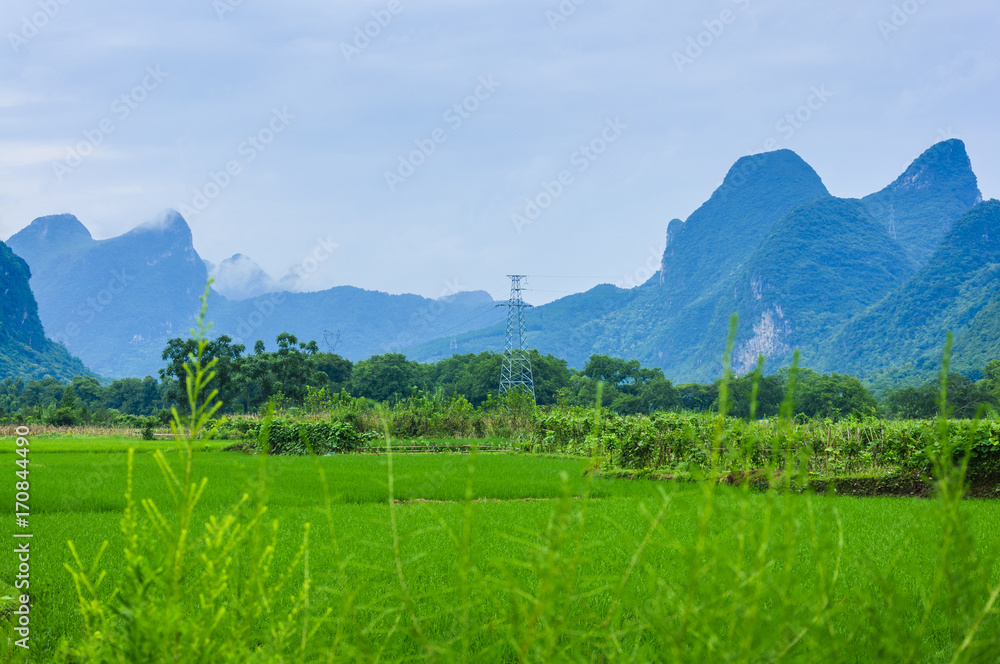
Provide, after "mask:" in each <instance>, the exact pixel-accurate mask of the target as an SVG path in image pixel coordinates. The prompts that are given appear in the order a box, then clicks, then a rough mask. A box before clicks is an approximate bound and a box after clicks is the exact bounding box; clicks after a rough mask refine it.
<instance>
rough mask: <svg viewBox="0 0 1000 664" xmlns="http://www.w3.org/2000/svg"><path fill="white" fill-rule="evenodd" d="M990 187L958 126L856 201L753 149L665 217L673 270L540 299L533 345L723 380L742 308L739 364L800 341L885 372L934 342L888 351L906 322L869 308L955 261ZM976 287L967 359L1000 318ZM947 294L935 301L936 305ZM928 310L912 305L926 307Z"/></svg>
mask: <svg viewBox="0 0 1000 664" xmlns="http://www.w3.org/2000/svg"><path fill="white" fill-rule="evenodd" d="M981 198H982V196H981V194H980V192H979V188H978V185H977V180H976V176H975V174H974V173H973V171H972V166H971V163H970V161H969V158H968V155H967V154H966V151H965V145H964V144H963V143H962V142H961V141H958V140H950V141H944V142H942V143H939V144H937V145H935V146H933V147H932V148H930V149H929V150H927V151H926V152H924V153H923V154H922V155H920V156H919V157H918V158H917V159H916V160H915V161H914V162H913V163H912V164H911V165H910V166H909V167H908V168H907V169H906V171H905V172H904V173H903V174H902V175H901V176H900V177H899V178H897V179H896V181H895V182H893V183H892V184H891V185H889V186H888V187H886V188H885V189H883V190H882V191H880V192H878V193H876V194H872V195H871V196H868V197H866V198H864V199H862V200H860V201H859V200H850V199H841V198H834V197H833V196H831V195H830V193H829V192H828V191H827V189H826V187H825V186H823V183H822V181H821V180H820V177H819V176H818V175H817V174H816V173H815V171H814V170H813V169H812V168H811V167H809V165H808V164H806V163H805V162H804V161H803V160H802V159H801V158H800V157H798V156H797V155H796V154H795V153H793V152H790V151H788V150H780V151H777V152H770V153H764V154H760V155H754V156H750V157H744V158H743V159H740V160H739V161H737V162H736V164H735V165H734V166H733V167H732V168H731V169H730V171H729V173H728V174H727V175H726V178H725V180H724V181H723V184H722V185H721V186H720V187H719V189H717V190H716V191H715V192H714V193H713V194H712V197H711V198H710V199H709V200H708V201H707V202H706V203H705V204H704V205H702V206H701V207H700V208H699V209H698V210H697V211H695V212H694V213H693V214H692V215H691V216H690V217H689V218H688V220H687V221H686V222H682V221H680V220H677V219H675V220H673V221H671V222H670V223H669V224H668V225H667V229H666V230H667V246H666V249H665V251H664V254H663V260H662V264H661V269H660V271H659V272H658V273H657V274H656V275H655V276H654V277H653V278H652V279H650V280H649V281H648V282H647V283H645V284H643V285H642V286H641V287H638V288H633V289H629V290H623V289H619V288H615V287H613V286H609V285H605V286H599V287H597V288H595V289H592V290H591V291H588V292H586V293H580V294H577V295H572V296H569V297H566V298H563V299H561V300H557V301H556V302H553V303H550V304H547V305H545V306H542V307H538V308H535V309H532V310H531V311H530V312H529V313H528V314H527V321H528V332H529V343H530V344H531V345H532V346H534V347H537V348H538V349H539V350H540V351H541V352H544V353H553V354H555V355H558V356H561V357H565V358H567V360H568V361H569V362H570V364H571V365H572V366H576V367H582V366H583V364H584V363H585V362H586V360H587V358H588V357H589V356H590V355H591V354H593V353H606V354H610V355H615V356H618V357H623V358H628V359H638V360H640V361H642V362H643V364H646V365H649V366H658V367H661V368H663V370H664V372H665V373H666V374H667V376H669V377H671V378H673V379H676V380H682V381H687V380H712V379H714V378H716V377H718V375H719V374H720V373H721V370H722V363H721V358H722V354H723V349H724V345H725V339H726V335H727V330H728V326H729V319H730V317H731V316H732V314H734V313H736V314H738V315H739V317H740V328H739V332H738V336H737V339H736V347H735V352H734V357H733V362H734V368H735V369H736V370H737V371H739V372H745V371H748V370H750V369H751V368H752V367H753V365H754V364H755V363H756V360H757V357H758V356H759V355H761V354H763V355H764V356H765V357H766V358H767V362H768V366H769V367H770V368H772V369H773V368H775V367H777V366H781V365H785V364H787V363H788V362H789V361H790V358H791V355H792V352H793V351H794V350H795V349H801V351H802V354H803V359H802V361H803V363H804V364H805V365H806V366H810V367H814V368H823V369H825V370H835V371H848V370H850V371H851V372H853V373H855V374H856V375H859V376H866V375H867V376H873V375H876V374H877V373H879V372H880V371H884V370H885V369H886V367H888V366H891V365H894V364H896V363H906V362H912V361H914V354H916V356H919V357H923V355H921V354H922V353H925V352H926V351H927V348H931V347H934V346H933V344H931V345H930V346H928V345H927V344H925V343H923V342H922V345H921V344H918V345H916V346H913V347H906V348H905V349H904V350H901V351H900V352H898V353H895V354H893V353H890V354H888V355H886V356H885V357H881V356H880V353H882V352H883V350H885V349H886V348H888V346H890V345H891V344H892V343H893V342H892V340H893V338H894V337H895V336H896V335H898V334H900V330H898V329H896V328H895V325H892V324H887V323H886V322H885V321H880V322H878V323H876V322H874V321H869V318H868V317H870V316H877V314H875V313H872V312H874V311H877V310H878V307H880V306H883V303H884V302H888V301H890V300H891V299H892V298H893V297H894V296H895V295H896V294H897V293H898V292H899V291H900V289H904V288H907V287H910V285H911V284H917V283H918V282H917V280H918V279H920V278H921V274H924V270H925V269H926V268H927V267H928V266H930V265H932V264H934V265H935V266H937V267H935V268H933V269H934V270H937V271H938V272H940V271H941V270H946V269H951V268H950V267H947V266H952V267H953V264H954V261H956V260H958V259H957V257H956V256H955V255H951V254H948V255H946V254H941V255H939V253H940V249H939V244H940V243H941V242H942V239H943V238H946V236H947V237H949V238H950V237H951V235H950V233H951V232H952V231H953V230H954V229H958V228H959V227H960V224H959V223H958V222H957V221H956V220H958V219H960V218H961V219H963V220H964V219H966V218H965V217H963V215H966V213H968V212H969V210H970V208H972V207H973V206H975V205H976V204H977V203H978V202H979V201H980V200H981ZM977 209H978V208H977ZM963 223H967V221H966V222H963ZM956 232H957V231H956ZM945 244H947V242H946V243H945ZM942 246H943V245H942ZM977 278H979V279H983V278H984V277H982V276H981V275H980V276H979V277H977ZM913 287H914V288H915V289H917V291H919V290H920V289H921V288H922V287H923V286H921V285H914V286H913ZM964 288H966V289H969V288H971V286H969V285H966V286H964ZM980 296H981V293H977V294H976V298H979V299H976V305H975V306H974V307H972V309H971V310H970V311H969V312H967V313H969V314H973V315H975V314H977V312H978V318H973V319H971V321H968V320H965V319H964V318H961V317H959V318H955V319H952V318H948V319H947V320H948V321H949V323H952V322H953V323H956V324H958V323H961V324H959V325H957V327H953V329H955V330H956V332H960V331H961V332H962V336H960V337H959V338H958V339H957V341H956V358H959V357H963V358H967V359H965V360H963V361H966V362H973V363H974V362H978V359H976V360H973V359H972V358H973V355H975V354H976V353H978V355H979V356H980V357H981V356H983V351H982V350H981V349H982V346H981V344H979V343H978V342H977V341H975V340H976V339H979V338H982V337H984V336H988V335H989V334H990V333H992V332H993V331H994V330H1000V322H997V319H996V314H997V313H1000V301H997V302H992V301H990V303H989V306H987V301H986V300H982V298H981V297H980ZM941 297H944V294H943V293H940V292H939V293H937V294H936V295H934V296H933V297H932V299H934V300H935V301H936V302H938V303H940V298H941ZM918 313H919V312H910V313H908V314H907V316H911V317H912V316H916V317H915V318H911V320H922V318H921V317H920V316H919V315H917V314H918ZM865 321H869V322H865ZM897 322H898V321H897ZM966 325H967V327H966ZM857 326H860V327H857ZM917 327H918V328H919V335H921V338H922V339H923V338H924V337H925V336H926V339H925V341H926V340H929V339H936V340H937V341H936V343H937V345H938V346H940V343H941V342H942V340H943V334H944V332H943V330H942V329H940V328H928V329H925V328H924V327H920V326H919V325H918V326H917ZM852 330H853V332H852ZM857 330H860V332H857ZM909 333H910V334H913V333H914V332H912V331H911V332H909ZM503 334H504V328H503V327H502V326H499V325H498V326H493V327H489V328H485V329H482V330H477V331H474V332H470V333H467V334H465V335H460V336H459V337H458V338H457V344H458V347H459V349H461V350H462V352H476V351H479V350H498V349H500V348H502V347H503ZM852 335H853V336H852ZM976 335H979V336H978V337H977V336H976ZM835 340H839V342H837V343H835ZM861 341H864V342H865V343H866V344H868V345H869V346H870V347H867V346H866V348H867V350H862V349H854V350H852V351H851V352H850V353H847V354H845V353H846V352H847V351H845V348H844V345H845V344H853V343H856V342H858V343H860V342H861ZM838 343H839V345H838ZM963 344H964V345H963ZM449 346H450V345H449V344H446V343H445V340H436V341H434V342H431V343H428V344H422V345H418V346H417V347H415V348H414V349H412V350H411V351H408V353H409V354H410V355H411V356H413V357H415V358H417V359H421V360H433V359H439V358H441V357H445V356H447V355H449V354H450V352H451V351H450V348H449ZM974 349H978V350H974ZM990 352H992V351H990ZM996 356H997V357H1000V354H998V355H996ZM849 358H851V359H849ZM937 361H938V362H939V361H940V358H937Z"/></svg>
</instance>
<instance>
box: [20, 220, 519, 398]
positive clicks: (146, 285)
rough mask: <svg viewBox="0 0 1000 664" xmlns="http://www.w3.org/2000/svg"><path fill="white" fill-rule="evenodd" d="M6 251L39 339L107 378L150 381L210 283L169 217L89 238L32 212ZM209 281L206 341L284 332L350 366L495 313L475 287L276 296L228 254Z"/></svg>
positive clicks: (249, 339)
mask: <svg viewBox="0 0 1000 664" xmlns="http://www.w3.org/2000/svg"><path fill="white" fill-rule="evenodd" d="M9 244H10V246H11V248H12V249H14V251H16V252H17V254H18V255H20V256H21V257H23V258H24V260H25V261H26V262H27V264H28V265H30V266H31V270H32V273H33V276H32V277H31V287H32V289H33V290H34V292H35V295H36V297H37V299H38V308H39V312H40V315H41V321H42V323H43V324H44V326H45V330H46V332H47V333H48V334H49V336H50V337H52V338H53V339H55V340H57V341H59V342H61V343H63V344H65V345H66V347H67V348H69V349H70V350H71V351H72V352H74V353H75V354H77V355H78V356H79V357H80V358H81V359H82V360H83V361H84V362H86V364H87V365H88V366H89V367H91V368H92V369H93V370H94V371H96V372H97V373H98V374H100V375H103V376H106V377H109V378H119V377H125V376H144V375H147V374H149V375H156V372H157V370H158V369H159V368H160V367H161V366H162V360H161V359H160V357H161V353H162V351H163V349H164V347H165V346H166V342H167V340H168V339H170V338H172V337H185V336H187V334H188V331H189V330H190V328H191V327H192V325H193V323H194V315H195V313H197V311H198V307H199V301H198V298H199V296H200V295H201V294H202V293H203V292H204V289H205V284H206V282H207V280H208V277H209V271H208V266H207V265H206V263H205V261H203V260H202V259H201V257H200V256H199V255H198V253H197V251H195V249H194V245H193V241H192V236H191V229H190V228H189V226H188V224H187V222H186V221H185V220H184V219H183V217H181V215H180V214H178V213H177V212H175V211H173V210H168V211H166V212H164V213H163V214H161V215H159V216H158V217H156V218H155V219H153V220H152V221H149V222H146V223H144V224H141V225H139V226H137V227H136V228H134V229H133V230H131V231H129V232H127V233H125V234H123V235H120V236H118V237H114V238H110V239H107V240H95V239H93V237H92V236H91V234H90V232H89V231H88V230H87V229H86V227H85V226H84V225H83V224H82V223H81V222H80V221H79V220H78V219H77V218H76V217H74V216H73V215H54V216H49V217H41V218H38V219H36V220H34V221H33V222H31V224H29V225H28V226H27V227H26V228H24V229H23V230H21V231H20V232H18V233H16V234H15V235H14V236H12V237H11V238H10V240H9ZM216 274H220V275H221V276H223V277H224V280H223V282H222V283H221V284H220V285H221V287H222V288H221V290H223V291H225V292H227V293H228V294H229V295H231V296H233V299H230V298H227V297H225V296H224V295H223V294H221V293H220V292H218V291H219V290H220V289H216V290H215V291H213V294H212V296H211V298H210V310H209V317H210V318H211V319H212V321H213V322H214V327H213V334H228V335H229V336H231V337H233V338H234V339H236V340H237V342H238V343H243V344H244V345H246V346H247V347H248V348H249V349H252V348H253V345H254V342H255V341H256V340H257V339H262V340H264V341H265V343H266V344H268V345H269V346H273V344H274V339H275V337H276V336H277V335H278V334H280V333H281V332H290V333H292V334H295V335H297V336H298V337H299V338H300V339H301V340H303V341H307V340H311V339H315V340H316V341H317V342H318V343H319V344H320V347H321V348H322V349H323V350H333V351H335V352H337V353H340V354H341V355H343V356H345V357H347V358H348V359H352V360H359V359H363V358H365V357H368V356H370V355H373V354H378V353H385V352H391V351H398V350H401V349H402V348H405V347H407V346H410V345H412V344H414V343H420V342H423V341H427V340H430V339H434V338H436V337H439V336H441V335H443V334H452V333H457V332H464V331H467V330H469V329H472V326H473V325H474V324H475V323H477V322H479V323H481V322H483V321H485V322H491V321H496V320H499V319H500V318H501V317H502V316H503V313H502V312H501V311H499V310H496V309H495V307H494V306H493V300H492V298H491V297H490V296H489V295H488V294H487V293H483V292H475V293H458V294H456V295H454V296H451V297H450V298H445V299H442V300H431V299H428V298H423V297H420V296H417V295H389V294H386V293H379V292H373V291H365V290H362V289H360V288H353V287H350V286H342V287H338V288H333V289H329V290H326V291H320V292H312V293H297V292H282V291H281V290H279V289H284V288H287V287H288V285H287V284H285V283H283V282H277V283H275V282H274V281H273V280H271V279H270V277H267V275H266V273H264V272H263V270H260V269H259V267H257V266H256V264H255V263H253V261H252V260H250V259H249V258H247V257H245V256H241V255H239V254H237V255H236V256H234V257H233V258H232V259H229V261H227V262H224V263H223V265H222V266H220V268H217V269H216ZM240 274H242V275H244V276H245V277H246V280H245V281H242V282H241V281H240V278H239V275H240ZM261 275H263V277H262V276H261ZM264 277H266V279H264Z"/></svg>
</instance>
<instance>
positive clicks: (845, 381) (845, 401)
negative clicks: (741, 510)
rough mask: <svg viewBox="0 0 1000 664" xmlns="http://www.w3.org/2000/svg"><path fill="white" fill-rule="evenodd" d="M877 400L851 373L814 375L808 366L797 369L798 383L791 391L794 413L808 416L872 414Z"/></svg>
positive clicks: (835, 418)
mask: <svg viewBox="0 0 1000 664" xmlns="http://www.w3.org/2000/svg"><path fill="white" fill-rule="evenodd" d="M877 410H878V402H877V401H875V397H874V396H872V393H871V392H869V391H868V388H867V387H865V386H864V385H862V384H861V381H860V380H858V379H857V378H854V377H853V376H844V375H841V374H836V373H830V374H818V373H816V372H815V371H810V370H809V369H800V370H799V386H798V388H797V389H796V393H795V412H796V413H802V414H804V415H807V416H808V417H829V418H831V419H834V420H837V419H841V418H844V417H850V416H854V417H866V416H870V415H874V414H875V413H876V412H877Z"/></svg>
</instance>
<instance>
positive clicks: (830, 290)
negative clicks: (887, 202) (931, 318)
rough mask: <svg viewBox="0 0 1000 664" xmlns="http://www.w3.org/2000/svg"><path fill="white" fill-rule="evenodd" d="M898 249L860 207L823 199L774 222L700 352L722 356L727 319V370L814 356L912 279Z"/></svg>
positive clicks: (742, 370)
mask: <svg viewBox="0 0 1000 664" xmlns="http://www.w3.org/2000/svg"><path fill="white" fill-rule="evenodd" d="M913 273H914V269H913V266H912V263H911V261H910V260H909V259H908V257H907V256H906V253H905V251H904V249H903V248H902V247H901V246H900V244H899V243H898V242H896V241H895V240H894V239H893V238H891V237H890V236H889V234H888V233H887V232H886V230H885V228H884V227H883V226H882V225H881V224H880V223H879V222H878V221H876V220H875V219H874V218H873V217H872V216H871V214H869V212H868V210H867V209H866V207H865V205H864V204H863V203H862V202H861V201H857V200H848V199H841V198H834V197H827V198H823V199H820V200H817V201H814V202H812V203H808V204H806V205H803V206H801V207H799V208H796V209H795V210H793V211H792V212H791V213H790V214H788V215H787V216H785V217H783V218H782V219H780V220H779V221H778V222H777V223H775V224H774V226H773V227H772V229H771V232H770V233H769V234H768V236H767V237H766V238H764V241H763V242H762V243H761V244H760V246H759V247H757V249H756V251H754V253H753V255H752V256H751V257H750V259H749V260H748V261H747V263H746V265H745V266H744V267H743V268H742V269H741V270H740V273H739V274H738V275H737V277H736V279H735V281H734V283H733V286H732V297H726V298H724V299H722V300H721V301H719V303H718V304H717V305H716V311H715V323H714V325H713V326H712V327H711V328H709V330H710V331H709V333H708V334H707V335H706V339H707V340H708V343H706V344H705V345H704V346H703V349H705V350H706V351H707V352H708V357H706V360H707V359H710V358H719V357H721V356H722V352H723V348H724V345H723V340H724V339H725V337H726V333H727V328H728V325H729V317H730V316H731V315H732V314H733V313H736V314H738V315H739V317H740V320H741V321H742V322H743V324H742V325H741V329H740V331H739V334H738V336H737V339H736V346H735V352H734V355H733V369H734V371H736V372H737V373H746V372H748V371H751V370H752V369H753V368H754V366H755V365H756V364H757V358H758V356H760V355H764V356H766V357H767V358H768V359H769V360H770V361H771V362H772V363H774V362H777V363H779V364H782V363H785V362H787V361H788V360H789V359H790V357H789V356H790V354H791V352H792V350H793V349H800V350H801V351H802V353H803V356H804V357H805V358H815V357H816V356H817V355H818V354H819V352H820V350H821V349H822V348H823V343H824V339H825V338H826V337H827V336H828V335H829V333H830V331H831V330H835V329H837V328H838V327H839V326H841V325H843V324H845V323H847V322H848V321H849V320H851V318H852V317H853V316H855V315H856V314H858V313H860V312H861V311H864V310H865V309H866V308H867V307H869V306H871V305H872V304H875V303H876V302H878V301H879V300H881V299H882V298H883V297H885V296H886V295H887V294H888V293H889V292H891V291H892V290H894V289H895V288H896V287H898V286H899V285H900V284H902V283H904V282H905V281H906V280H907V279H909V278H910V277H911V276H913Z"/></svg>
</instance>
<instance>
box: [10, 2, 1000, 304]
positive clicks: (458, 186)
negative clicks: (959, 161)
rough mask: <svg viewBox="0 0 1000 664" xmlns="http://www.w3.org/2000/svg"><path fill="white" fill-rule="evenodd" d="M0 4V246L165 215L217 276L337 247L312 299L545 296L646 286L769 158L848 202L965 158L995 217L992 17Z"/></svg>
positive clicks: (362, 5)
mask: <svg viewBox="0 0 1000 664" xmlns="http://www.w3.org/2000/svg"><path fill="white" fill-rule="evenodd" d="M4 4H5V8H4V11H3V13H2V15H0V35H2V36H3V39H2V43H0V238H3V239H6V238H7V237H9V236H10V235H13V234H14V233H16V232H17V231H18V230H20V229H21V228H23V227H24V226H26V225H27V224H28V223H30V222H31V220H32V219H34V218H36V217H39V216H43V215H48V214H60V213H71V214H75V215H76V216H77V217H78V218H79V219H80V220H81V221H82V222H83V223H84V224H85V225H86V226H87V227H88V228H89V229H90V230H91V232H92V234H93V235H94V236H95V237H97V238H108V237H113V236H116V235H119V234H121V233H124V232H127V231H128V230H130V229H131V228H133V227H134V226H136V225H138V224H140V223H143V222H145V221H148V220H151V219H155V218H156V217H157V216H158V215H159V214H160V213H161V212H162V211H163V210H164V209H167V208H173V209H177V210H179V211H181V212H182V214H184V216H185V218H186V219H187V221H188V223H189V224H190V226H191V228H192V232H193V236H194V243H195V248H196V249H197V250H198V252H199V253H200V255H201V256H202V257H203V258H205V259H207V260H210V261H213V262H215V263H218V262H220V261H222V260H223V259H225V258H227V257H229V256H231V255H233V254H235V253H242V254H245V255H247V256H250V257H251V258H252V259H254V260H255V261H256V262H257V263H258V264H260V265H261V267H263V268H264V269H265V270H267V271H268V272H269V273H271V274H272V275H273V276H275V277H280V276H281V275H282V274H284V273H285V272H286V271H287V270H288V269H289V268H290V267H292V266H293V265H296V264H298V263H300V262H302V261H303V259H304V258H306V257H308V256H316V255H321V256H324V257H326V256H329V258H326V259H325V260H323V261H321V264H320V265H319V266H318V268H317V269H315V270H314V271H313V272H311V273H310V276H309V279H308V281H307V282H306V283H303V284H301V285H300V288H302V289H304V290H320V289H324V288H328V287H331V286H337V285H353V286H359V287H362V288H367V289H372V290H381V291H387V292H390V293H407V292H409V293H417V294H420V295H424V296H427V297H433V298H437V297H441V296H447V295H450V294H452V293H453V292H455V291H459V290H487V291H489V292H490V293H491V294H492V295H493V296H494V297H497V298H506V296H507V294H508V292H509V284H510V281H509V280H508V279H507V277H506V275H508V274H525V275H529V279H528V280H527V287H528V291H527V292H526V293H525V299H526V300H527V301H528V302H530V303H533V304H542V303H545V302H548V301H551V300H553V299H556V298H559V297H562V296H564V295H566V294H568V293H571V292H577V291H581V290H585V289H587V288H590V287H592V286H594V285H596V284H598V283H614V284H617V285H619V286H622V287H630V286H633V285H636V284H637V283H641V282H642V281H644V280H645V279H647V278H648V277H649V276H651V275H652V273H653V271H655V269H656V268H657V267H658V262H659V257H660V255H661V253H662V250H663V247H664V243H665V233H666V227H667V224H668V222H669V221H670V220H671V219H673V218H675V217H679V218H681V219H684V218H687V216H688V215H690V214H691V212H693V211H694V210H695V209H696V208H697V207H698V206H699V205H700V204H701V203H703V202H704V201H705V200H707V199H708V197H709V196H710V195H711V193H712V191H713V190H714V189H715V188H716V187H717V186H718V185H719V184H720V183H721V181H722V178H723V177H724V176H725V174H726V172H727V170H728V169H729V167H730V166H731V165H732V164H733V163H734V162H735V161H736V160H737V159H738V158H739V157H741V156H743V155H746V154H752V153H756V152H760V151H762V150H764V149H765V148H772V147H774V148H788V149H792V150H795V151H796V152H797V153H798V154H799V155H801V156H802V157H803V158H804V159H805V160H806V161H807V162H808V163H809V164H810V165H812V166H813V168H815V169H816V171H817V172H818V173H819V175H820V176H821V177H822V178H823V181H824V183H825V184H826V185H827V187H828V188H829V189H830V191H831V193H833V194H834V195H837V196H846V197H860V196H864V195H866V194H869V193H872V192H874V191H877V190H879V189H881V188H882V187H884V186H886V185H887V184H889V183H890V182H891V181H893V180H894V179H895V178H896V177H897V176H898V175H899V174H900V173H901V172H902V171H903V170H904V169H905V167H906V166H907V164H908V163H909V162H910V161H911V160H912V159H914V158H915V157H916V156H917V155H919V153H920V152H922V151H923V150H925V149H926V148H928V147H930V146H931V145H932V144H934V143H935V142H937V141H939V140H942V139H945V138H956V137H957V138H961V139H962V140H964V141H965V142H966V145H967V148H968V151H969V155H970V157H971V159H972V164H973V168H974V170H975V171H976V173H977V175H978V176H979V182H980V189H981V190H982V191H983V194H984V197H986V198H990V197H997V196H1000V129H998V122H997V118H998V101H1000V95H998V93H1000V40H998V39H997V38H996V35H997V34H998V33H1000V8H998V7H997V5H996V2H995V0H953V1H952V2H944V0H906V1H905V2H903V1H896V2H890V1H888V0H886V1H882V0H838V2H836V3H832V2H823V3H820V2H808V3H806V2H791V1H778V0H713V1H708V2H697V3H695V2H683V3H682V2H670V1H666V2H665V1H664V0H502V1H501V0H424V1H422V2H416V1H411V0H372V1H366V2H355V1H340V2H331V1H329V0H327V1H313V0H285V1H284V2H280V3H279V2H274V1H271V2H265V1H264V0H174V1H173V2H169V3H166V2H157V3H139V2H137V3H122V2H120V1H119V2H110V1H107V0H7V1H6V2H5V3H4ZM318 248H322V251H317V249H318ZM331 248H332V249H331Z"/></svg>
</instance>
